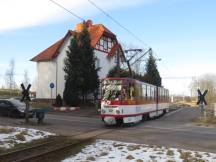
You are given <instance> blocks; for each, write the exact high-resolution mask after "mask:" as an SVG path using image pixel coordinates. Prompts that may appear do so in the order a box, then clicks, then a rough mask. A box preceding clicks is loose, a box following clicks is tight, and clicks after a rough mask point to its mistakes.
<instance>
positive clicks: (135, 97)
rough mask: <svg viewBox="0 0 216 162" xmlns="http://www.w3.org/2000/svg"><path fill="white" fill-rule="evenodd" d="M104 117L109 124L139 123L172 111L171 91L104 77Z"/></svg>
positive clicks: (102, 110) (124, 79)
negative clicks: (170, 105) (170, 104)
mask: <svg viewBox="0 0 216 162" xmlns="http://www.w3.org/2000/svg"><path fill="white" fill-rule="evenodd" d="M101 95H102V96H101V97H102V98H101V117H102V120H103V121H104V122H105V124H107V125H116V124H122V123H137V122H140V121H141V120H145V119H148V118H155V117H159V116H162V115H163V114H165V113H167V112H168V111H169V91H168V90H167V89H165V88H163V87H157V86H154V85H151V84H147V83H145V82H141V81H138V80H136V79H131V78H105V79H103V80H102V85H101Z"/></svg>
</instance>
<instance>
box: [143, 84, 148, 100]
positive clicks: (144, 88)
mask: <svg viewBox="0 0 216 162" xmlns="http://www.w3.org/2000/svg"><path fill="white" fill-rule="evenodd" d="M146 97H147V93H146V85H145V84H142V98H143V99H146Z"/></svg>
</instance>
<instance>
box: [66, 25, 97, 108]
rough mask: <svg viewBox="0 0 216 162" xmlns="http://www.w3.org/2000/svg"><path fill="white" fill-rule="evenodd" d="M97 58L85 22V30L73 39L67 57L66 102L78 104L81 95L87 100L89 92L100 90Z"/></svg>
mask: <svg viewBox="0 0 216 162" xmlns="http://www.w3.org/2000/svg"><path fill="white" fill-rule="evenodd" d="M95 59H96V58H95V56H94V49H93V48H92V46H91V39H90V35H89V32H88V30H87V28H86V26H85V22H84V28H83V30H82V31H81V32H80V33H78V34H77V35H76V36H75V37H74V38H73V39H72V40H71V43H70V46H69V50H68V51H67V57H66V59H65V67H64V71H65V73H66V75H65V81H66V83H65V90H64V100H65V102H66V104H68V105H70V106H77V104H78V103H79V97H80V96H81V95H82V97H83V101H85V100H86V97H87V95H88V94H90V93H96V92H97V91H98V88H99V79H98V74H97V72H98V69H96V67H95Z"/></svg>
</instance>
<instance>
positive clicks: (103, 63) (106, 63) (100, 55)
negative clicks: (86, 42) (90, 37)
mask: <svg viewBox="0 0 216 162" xmlns="http://www.w3.org/2000/svg"><path fill="white" fill-rule="evenodd" d="M95 56H96V57H97V59H99V60H100V61H99V62H100V67H101V69H100V71H99V72H98V76H99V78H100V79H102V78H105V77H106V76H107V74H108V72H109V70H110V69H111V68H113V67H114V66H115V65H116V63H115V58H114V57H112V58H107V53H104V52H101V51H97V50H95Z"/></svg>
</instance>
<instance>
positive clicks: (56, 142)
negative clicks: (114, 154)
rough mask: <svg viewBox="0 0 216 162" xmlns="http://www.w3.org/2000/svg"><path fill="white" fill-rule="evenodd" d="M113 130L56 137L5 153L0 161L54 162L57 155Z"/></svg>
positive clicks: (98, 130)
mask: <svg viewBox="0 0 216 162" xmlns="http://www.w3.org/2000/svg"><path fill="white" fill-rule="evenodd" d="M111 131H113V129H95V130H92V131H86V132H82V133H80V134H77V135H74V136H70V137H56V139H52V140H51V141H49V142H45V143H42V144H39V145H35V146H32V147H28V148H25V149H21V150H16V151H13V152H9V153H5V154H1V155H0V161H2V162H37V161H40V162H41V161H44V159H46V162H48V161H49V159H52V160H51V161H52V162H54V161H55V160H56V161H58V159H53V157H54V156H55V155H59V154H64V153H67V152H70V150H72V149H74V147H76V146H79V145H82V144H83V143H88V142H90V141H92V140H93V139H94V138H95V137H97V136H99V135H102V134H105V133H109V132H111Z"/></svg>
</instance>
